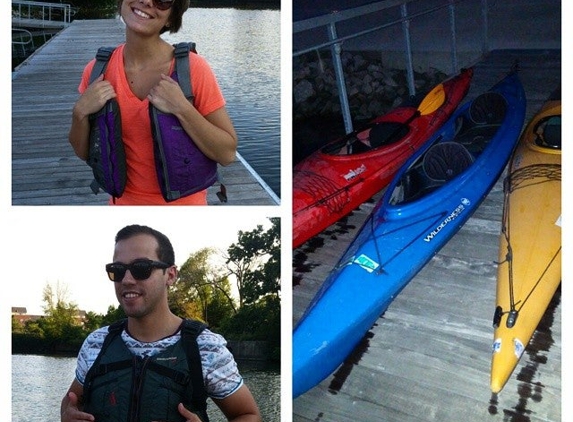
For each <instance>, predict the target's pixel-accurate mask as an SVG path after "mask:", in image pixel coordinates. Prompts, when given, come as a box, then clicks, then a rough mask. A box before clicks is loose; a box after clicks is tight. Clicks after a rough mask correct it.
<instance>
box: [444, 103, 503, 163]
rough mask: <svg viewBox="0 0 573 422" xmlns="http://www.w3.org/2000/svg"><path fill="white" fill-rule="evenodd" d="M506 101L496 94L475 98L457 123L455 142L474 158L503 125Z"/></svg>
mask: <svg viewBox="0 0 573 422" xmlns="http://www.w3.org/2000/svg"><path fill="white" fill-rule="evenodd" d="M506 112H507V101H506V99H505V98H504V97H503V95H501V94H499V93H497V92H486V93H483V94H481V95H479V96H478V97H476V98H475V99H474V100H473V101H472V103H471V104H470V107H469V109H468V111H467V114H466V115H465V116H463V117H460V119H459V121H458V122H457V130H456V139H455V140H456V142H458V143H461V144H463V145H464V146H465V147H466V148H467V149H468V150H469V151H470V152H471V153H472V154H473V155H474V156H475V157H477V156H478V155H479V154H480V153H481V152H482V151H483V150H484V148H485V147H486V146H487V144H488V143H489V141H490V140H491V139H492V137H493V136H494V135H495V134H496V133H497V131H498V129H499V127H500V126H501V124H502V123H503V120H504V118H505V115H506Z"/></svg>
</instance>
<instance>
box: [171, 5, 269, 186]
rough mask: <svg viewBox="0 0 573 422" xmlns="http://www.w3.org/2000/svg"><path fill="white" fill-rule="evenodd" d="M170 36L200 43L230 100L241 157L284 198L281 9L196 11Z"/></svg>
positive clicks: (174, 38)
mask: <svg viewBox="0 0 573 422" xmlns="http://www.w3.org/2000/svg"><path fill="white" fill-rule="evenodd" d="M164 38H165V39H166V40H167V41H169V42H171V43H175V42H179V41H193V42H195V43H197V51H198V52H199V54H201V55H202V56H204V57H205V58H206V59H207V61H208V62H209V64H210V65H211V67H212V68H213V71H214V72H215V75H216V76H217V80H218V81H219V85H220V86H221V89H222V90H223V95H224V96H225V99H226V100H227V111H228V112H229V115H230V116H231V119H232V120H233V123H234V125H235V129H236V131H237V134H238V136H239V153H240V154H241V155H242V156H243V157H244V158H245V160H246V161H247V162H248V163H249V164H250V165H251V167H253V168H254V169H255V171H256V172H257V173H258V174H259V175H260V176H261V178H262V179H263V180H264V181H265V182H266V183H267V184H268V185H269V187H270V188H271V189H272V190H273V191H274V192H275V193H276V194H277V196H279V197H280V11H278V10H239V9H201V8H197V9H195V8H191V9H189V10H188V11H187V12H186V13H185V14H184V15H183V27H182V29H181V30H180V31H179V32H178V33H177V34H165V35H164Z"/></svg>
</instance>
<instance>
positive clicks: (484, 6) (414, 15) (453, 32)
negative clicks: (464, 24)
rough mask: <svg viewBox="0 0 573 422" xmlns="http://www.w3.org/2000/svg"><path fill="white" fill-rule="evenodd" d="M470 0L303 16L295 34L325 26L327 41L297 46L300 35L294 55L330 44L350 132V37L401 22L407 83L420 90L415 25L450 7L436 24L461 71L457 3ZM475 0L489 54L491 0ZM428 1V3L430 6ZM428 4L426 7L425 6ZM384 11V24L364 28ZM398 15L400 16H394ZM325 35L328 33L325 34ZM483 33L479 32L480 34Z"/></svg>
mask: <svg viewBox="0 0 573 422" xmlns="http://www.w3.org/2000/svg"><path fill="white" fill-rule="evenodd" d="M467 1H469V0H436V1H432V2H428V1H427V0H424V1H422V0H385V1H380V2H377V3H372V4H368V5H365V6H360V7H356V8H353V9H347V10H341V11H336V12H333V13H330V14H328V15H322V16H318V17H314V18H310V19H305V20H300V21H296V22H294V23H293V37H295V36H296V35H297V34H299V35H300V34H302V33H304V32H306V31H316V30H317V29H321V30H323V31H325V32H326V38H327V40H326V41H323V40H324V38H325V37H324V36H322V37H321V36H318V37H311V38H312V39H314V40H316V41H314V42H311V43H310V45H306V46H304V47H302V48H297V45H296V44H297V42H296V37H295V40H294V41H293V57H296V56H300V55H303V54H306V53H309V52H312V51H318V50H321V49H326V48H329V49H330V51H331V55H332V61H333V66H334V71H335V75H336V83H337V88H338V96H339V101H340V105H341V110H342V115H343V119H344V127H345V130H346V133H350V132H352V130H353V127H352V119H351V116H350V108H349V105H348V96H347V92H346V84H345V78H344V72H343V68H342V60H341V53H342V45H343V43H344V42H347V41H349V40H352V39H355V38H358V37H363V36H365V35H368V34H371V33H374V32H376V31H382V30H385V29H388V28H392V27H396V26H398V25H400V26H401V27H402V36H403V45H402V50H403V53H404V56H405V60H406V71H407V83H408V91H409V94H410V95H412V96H413V95H415V94H416V89H415V84H414V65H413V59H412V47H413V45H412V39H411V26H412V25H416V23H417V22H419V18H421V17H424V16H427V15H429V14H431V13H435V12H437V11H439V10H442V9H447V11H448V17H449V18H448V20H439V19H435V20H434V21H433V22H432V24H433V25H436V26H437V27H439V26H442V27H444V26H445V27H446V30H447V32H448V33H449V37H450V58H451V68H452V74H455V73H457V72H458V71H459V69H458V48H457V34H458V30H457V28H456V7H457V4H459V3H463V2H467ZM471 1H473V2H476V1H479V2H480V6H481V7H480V8H481V21H482V28H481V39H482V43H481V54H486V53H487V52H488V51H489V46H488V2H487V0H471ZM413 5H415V6H417V8H416V10H415V11H413V12H411V11H410V10H409V7H410V6H413ZM426 5H427V6H426ZM424 6H426V8H423V7H424ZM376 12H378V13H384V14H385V15H386V17H387V20H386V21H385V22H384V23H381V24H375V25H373V26H372V27H369V28H364V25H363V23H364V22H365V19H363V18H366V17H367V16H369V15H372V14H373V13H376ZM393 16H396V17H393ZM352 19H360V25H357V26H358V28H357V29H356V30H355V31H352V30H350V31H348V28H347V27H348V25H346V30H347V31H346V32H347V33H346V34H345V35H342V36H340V35H338V28H339V27H340V26H341V25H343V24H345V23H348V22H349V21H350V20H352ZM322 35H324V33H323V34H322ZM478 36H479V35H478Z"/></svg>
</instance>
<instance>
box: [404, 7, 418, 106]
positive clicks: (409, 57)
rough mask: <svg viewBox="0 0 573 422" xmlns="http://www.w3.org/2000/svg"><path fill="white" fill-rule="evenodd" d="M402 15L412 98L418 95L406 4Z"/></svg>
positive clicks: (409, 87) (409, 88)
mask: <svg viewBox="0 0 573 422" xmlns="http://www.w3.org/2000/svg"><path fill="white" fill-rule="evenodd" d="M400 13H401V15H402V19H404V20H403V21H402V31H403V32H404V41H405V44H406V60H407V68H406V70H407V72H408V91H409V93H410V96H414V95H416V87H415V85H414V64H413V62H412V45H411V41H410V20H409V19H406V18H407V17H408V9H407V8H406V3H404V4H402V5H401V6H400Z"/></svg>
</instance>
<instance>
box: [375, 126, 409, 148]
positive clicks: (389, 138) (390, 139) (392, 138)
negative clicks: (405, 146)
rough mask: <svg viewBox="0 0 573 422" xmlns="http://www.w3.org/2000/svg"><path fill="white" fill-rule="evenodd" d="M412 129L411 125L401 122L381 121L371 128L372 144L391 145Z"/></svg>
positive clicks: (376, 145)
mask: <svg viewBox="0 0 573 422" xmlns="http://www.w3.org/2000/svg"><path fill="white" fill-rule="evenodd" d="M409 131H410V129H409V125H405V124H404V123H399V122H381V123H378V124H376V125H374V126H373V127H372V129H370V133H369V135H368V137H369V140H370V146H371V147H372V148H378V147H381V146H383V145H390V144H393V143H394V142H398V141H399V140H400V139H402V138H404V136H406V135H407V134H408V132H409Z"/></svg>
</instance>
